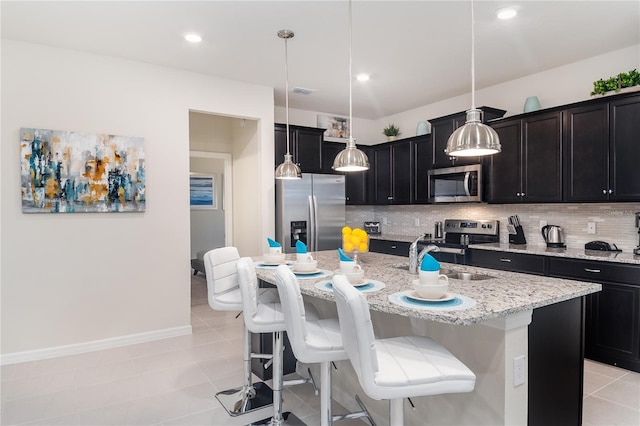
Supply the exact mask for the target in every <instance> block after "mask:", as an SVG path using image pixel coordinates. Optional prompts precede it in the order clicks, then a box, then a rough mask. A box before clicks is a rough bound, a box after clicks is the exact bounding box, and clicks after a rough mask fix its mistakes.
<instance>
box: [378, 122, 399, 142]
mask: <svg viewBox="0 0 640 426" xmlns="http://www.w3.org/2000/svg"><path fill="white" fill-rule="evenodd" d="M382 134H383V135H385V136H386V137H387V139H388V140H390V141H394V140H396V139H397V138H398V136H399V135H400V128H399V127H397V126H396V125H395V124H393V123H391V124H389V125H388V126H387V127H385V128H384V129H383V130H382Z"/></svg>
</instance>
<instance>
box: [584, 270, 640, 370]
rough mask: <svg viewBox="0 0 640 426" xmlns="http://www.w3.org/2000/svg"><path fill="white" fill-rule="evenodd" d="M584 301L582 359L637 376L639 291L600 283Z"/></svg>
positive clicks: (639, 362)
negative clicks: (585, 328) (585, 325)
mask: <svg viewBox="0 0 640 426" xmlns="http://www.w3.org/2000/svg"><path fill="white" fill-rule="evenodd" d="M587 300H588V303H587V335H586V347H585V355H586V357H587V358H589V359H593V360H596V361H601V362H604V363H607V364H610V365H615V366H619V367H622V368H626V369H630V370H633V371H637V372H640V287H638V286H634V285H626V284H611V283H604V284H602V291H601V292H599V293H595V294H592V295H590V296H588V298H587Z"/></svg>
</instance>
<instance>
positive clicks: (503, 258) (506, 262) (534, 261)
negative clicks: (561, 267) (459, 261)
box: [470, 249, 545, 275]
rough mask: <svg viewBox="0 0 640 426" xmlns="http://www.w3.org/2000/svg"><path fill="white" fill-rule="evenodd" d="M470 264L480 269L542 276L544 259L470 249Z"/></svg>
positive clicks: (534, 256)
mask: <svg viewBox="0 0 640 426" xmlns="http://www.w3.org/2000/svg"><path fill="white" fill-rule="evenodd" d="M470 264H471V265H473V266H480V267H482V268H491V269H500V270H503V271H510V272H522V273H528V274H536V275H544V273H545V258H544V257H543V256H537V255H534V254H524V253H510V252H502V251H492V250H473V249H471V260H470Z"/></svg>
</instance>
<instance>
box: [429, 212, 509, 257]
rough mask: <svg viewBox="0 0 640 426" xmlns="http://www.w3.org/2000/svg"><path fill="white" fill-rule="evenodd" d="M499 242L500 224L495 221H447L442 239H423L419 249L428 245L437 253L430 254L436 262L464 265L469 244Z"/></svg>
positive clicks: (467, 255)
mask: <svg viewBox="0 0 640 426" xmlns="http://www.w3.org/2000/svg"><path fill="white" fill-rule="evenodd" d="M499 241H500V222H499V221H497V220H468V219H447V220H445V221H444V238H442V239H433V240H429V239H424V240H421V241H419V242H418V245H419V246H420V247H426V246H428V245H430V244H433V245H435V246H437V247H438V248H439V249H440V250H439V251H432V252H430V254H431V255H432V256H433V257H435V258H436V259H437V260H438V261H441V262H448V263H458V264H463V265H466V264H467V263H468V259H469V253H468V246H469V245H471V244H484V243H497V242H499Z"/></svg>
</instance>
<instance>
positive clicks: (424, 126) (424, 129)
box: [416, 121, 431, 136]
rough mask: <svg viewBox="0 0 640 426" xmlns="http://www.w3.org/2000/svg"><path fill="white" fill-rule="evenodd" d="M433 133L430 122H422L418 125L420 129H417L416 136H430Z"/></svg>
mask: <svg viewBox="0 0 640 426" xmlns="http://www.w3.org/2000/svg"><path fill="white" fill-rule="evenodd" d="M429 133H431V123H429V122H428V121H421V122H419V123H418V128H417V129H416V136H421V135H428V134H429Z"/></svg>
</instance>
